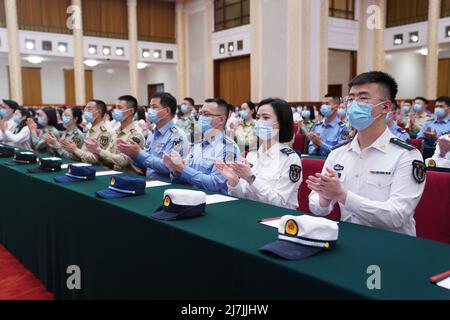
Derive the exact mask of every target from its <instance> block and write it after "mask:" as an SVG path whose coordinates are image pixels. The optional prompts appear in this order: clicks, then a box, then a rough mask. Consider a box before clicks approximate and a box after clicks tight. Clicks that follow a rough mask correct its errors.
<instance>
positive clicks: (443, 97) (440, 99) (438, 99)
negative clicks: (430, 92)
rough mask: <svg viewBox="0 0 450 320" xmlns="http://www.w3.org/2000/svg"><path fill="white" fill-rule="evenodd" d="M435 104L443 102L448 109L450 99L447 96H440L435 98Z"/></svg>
mask: <svg viewBox="0 0 450 320" xmlns="http://www.w3.org/2000/svg"><path fill="white" fill-rule="evenodd" d="M436 102H444V103H445V104H446V105H447V107H450V98H449V97H447V96H441V97H439V98H437V99H436Z"/></svg>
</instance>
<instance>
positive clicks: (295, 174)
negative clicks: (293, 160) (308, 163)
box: [289, 164, 302, 183]
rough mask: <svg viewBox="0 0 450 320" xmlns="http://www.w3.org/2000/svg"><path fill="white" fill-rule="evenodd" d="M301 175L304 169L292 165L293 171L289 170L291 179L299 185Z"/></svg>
mask: <svg viewBox="0 0 450 320" xmlns="http://www.w3.org/2000/svg"><path fill="white" fill-rule="evenodd" d="M301 174H302V167H300V166H298V165H296V164H293V165H291V169H290V170H289V179H291V181H292V182H293V183H297V182H298V181H299V180H300V177H301Z"/></svg>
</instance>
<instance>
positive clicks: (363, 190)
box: [309, 128, 425, 236]
mask: <svg viewBox="0 0 450 320" xmlns="http://www.w3.org/2000/svg"><path fill="white" fill-rule="evenodd" d="M392 138H395V136H394V135H393V134H392V133H391V132H390V131H389V129H388V128H387V129H386V131H385V132H384V133H383V134H382V135H381V136H380V137H379V138H378V139H377V140H376V141H375V142H374V143H373V144H372V145H371V146H370V147H368V148H366V149H364V150H362V151H361V149H360V147H359V142H358V136H356V137H355V139H354V140H353V141H352V142H351V143H350V144H347V145H345V146H343V147H340V148H338V149H336V150H334V151H332V152H331V154H330V155H329V157H328V159H327V160H326V162H325V166H324V169H323V172H325V170H326V168H329V169H331V170H333V171H335V172H337V173H338V174H339V175H340V178H339V179H340V181H341V183H342V185H343V187H344V188H345V189H346V190H347V191H348V195H347V199H346V202H345V203H344V204H343V203H339V206H340V208H341V220H342V221H346V222H351V223H356V224H362V225H366V226H371V227H377V228H381V229H385V230H390V231H394V232H398V233H404V234H408V235H411V236H415V235H416V226H415V220H414V210H415V208H416V206H417V204H418V203H419V201H420V198H421V197H422V193H423V190H424V188H425V182H423V183H419V182H417V181H416V179H415V178H414V176H413V162H414V161H415V160H418V161H422V155H421V154H420V152H419V151H418V150H417V149H413V150H408V149H405V148H404V147H400V146H398V145H396V144H394V143H392V142H390V141H391V139H392ZM334 204H335V202H332V203H331V204H330V206H328V207H325V208H324V207H321V206H320V204H319V194H318V193H316V192H312V193H311V194H310V196H309V208H310V210H311V212H312V213H314V214H316V215H320V216H325V215H328V214H329V213H331V211H332V209H333V206H334Z"/></svg>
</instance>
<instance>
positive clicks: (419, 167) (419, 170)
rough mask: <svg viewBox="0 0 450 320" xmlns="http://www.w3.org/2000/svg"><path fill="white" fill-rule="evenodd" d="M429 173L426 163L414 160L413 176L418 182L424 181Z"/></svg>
mask: <svg viewBox="0 0 450 320" xmlns="http://www.w3.org/2000/svg"><path fill="white" fill-rule="evenodd" d="M426 175H427V167H426V165H425V163H423V162H422V161H419V160H414V161H413V177H414V180H416V181H417V182H418V183H423V182H424V181H425V178H426Z"/></svg>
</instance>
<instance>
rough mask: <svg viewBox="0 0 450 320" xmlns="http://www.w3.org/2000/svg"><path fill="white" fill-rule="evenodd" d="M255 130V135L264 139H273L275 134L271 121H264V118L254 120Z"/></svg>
mask: <svg viewBox="0 0 450 320" xmlns="http://www.w3.org/2000/svg"><path fill="white" fill-rule="evenodd" d="M255 132H256V135H257V136H258V137H259V138H260V139H261V140H264V141H266V140H270V139H273V137H274V136H275V132H274V130H273V124H272V121H264V120H258V121H256V124H255Z"/></svg>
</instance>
